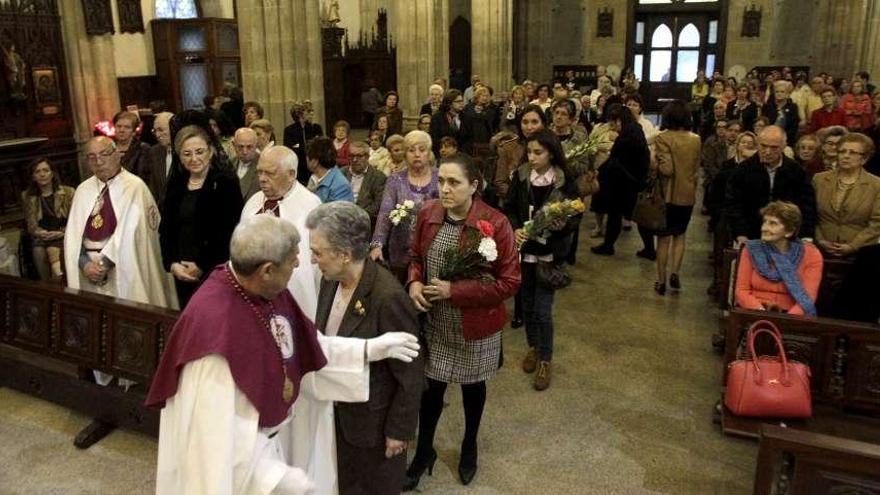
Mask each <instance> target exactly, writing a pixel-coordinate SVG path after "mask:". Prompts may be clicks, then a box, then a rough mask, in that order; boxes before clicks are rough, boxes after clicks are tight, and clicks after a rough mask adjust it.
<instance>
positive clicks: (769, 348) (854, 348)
mask: <svg viewBox="0 0 880 495" xmlns="http://www.w3.org/2000/svg"><path fill="white" fill-rule="evenodd" d="M757 320H769V321H771V322H773V323H774V324H776V326H777V327H778V328H779V330H780V331H781V332H782V335H783V340H784V341H785V348H786V355H787V356H788V357H789V358H790V359H794V360H797V361H800V362H803V363H806V364H808V365H809V366H810V370H811V374H812V380H811V386H812V394H813V404H814V409H815V414H814V417H813V418H811V419H809V420H806V421H786V424H788V425H789V426H792V427H795V428H800V429H807V430H810V431H818V432H822V433H829V434H838V433H840V432H844V433H845V431H846V430H847V429H864V431H865V433H864V435H866V436H865V437H864V438H868V437H872V438H876V441H877V442H878V443H880V325H869V324H865V323H857V322H851V321H846V320H836V319H832V318H808V317H802V316H800V317H799V316H789V315H786V314H780V313H770V312H766V311H744V310H738V309H734V310H731V311H730V315H729V317H728V320H727V328H726V334H725V339H726V343H725V352H724V368H723V372H722V384H724V383H725V382H726V379H727V368H728V364H729V363H731V362H733V361H734V360H736V359H737V358H739V357H744V356H742V355H738V354H740V353H741V352H742V345H741V344H742V342H743V341H744V338H745V334H746V331H747V330H748V328H749V327H750V326H751V325H752V323H754V322H755V321H757ZM756 351H757V352H758V354H771V355H775V354H776V349H775V344H773V342H772V340H771V339H769V338H768V337H766V336H761V337H759V339H758V340H757V342H756ZM826 406H827V407H826ZM853 413H855V414H853ZM764 422H765V421H764V420H762V419H753V418H739V417H735V416H733V415H731V414H730V412H729V411H727V410H726V409H724V410H723V411H722V414H721V426H722V430H723V431H724V432H725V433H728V434H733V435H739V436H747V437H757V435H758V430H759V428H760V425H761V424H762V423H764Z"/></svg>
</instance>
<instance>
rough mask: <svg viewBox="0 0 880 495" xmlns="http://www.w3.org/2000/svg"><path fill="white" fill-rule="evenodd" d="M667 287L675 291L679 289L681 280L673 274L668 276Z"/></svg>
mask: <svg viewBox="0 0 880 495" xmlns="http://www.w3.org/2000/svg"><path fill="white" fill-rule="evenodd" d="M669 287H670V288H672V289H675V290H679V289H681V279H680V278H678V274H677V273H673V274H672V275H670V276H669Z"/></svg>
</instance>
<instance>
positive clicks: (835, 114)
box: [22, 67, 880, 494]
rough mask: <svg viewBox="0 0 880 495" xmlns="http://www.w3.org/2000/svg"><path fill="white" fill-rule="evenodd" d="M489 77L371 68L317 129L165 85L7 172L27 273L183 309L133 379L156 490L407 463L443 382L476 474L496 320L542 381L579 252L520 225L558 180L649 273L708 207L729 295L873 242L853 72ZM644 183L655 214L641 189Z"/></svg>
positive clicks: (785, 304)
mask: <svg viewBox="0 0 880 495" xmlns="http://www.w3.org/2000/svg"><path fill="white" fill-rule="evenodd" d="M762 76H764V77H763V78H762ZM489 83H490V81H483V80H482V79H481V78H480V76H477V75H475V76H473V77H472V79H471V84H470V86H469V87H468V88H467V89H466V90H465V91H459V90H457V89H454V88H449V87H448V85H447V82H446V81H445V80H444V79H443V78H438V79H437V80H436V81H434V83H433V84H432V85H431V86H430V87H429V88H425V90H426V93H425V94H424V96H425V100H424V105H422V107H421V110H420V114H419V115H404V114H403V112H402V110H401V108H400V106H399V103H400V102H399V96H398V94H397V93H396V92H395V91H393V90H389V91H387V92H385V93H382V92H381V91H379V90H378V89H377V88H374V87H369V88H367V90H366V91H364V94H363V95H362V96H361V103H362V107H363V108H362V110H363V115H364V119H365V121H366V122H367V123H368V126H369V129H368V130H367V133H366V141H360V140H356V139H354V138H352V134H353V133H354V132H353V129H352V127H351V124H350V123H349V122H346V121H344V120H340V121H338V122H334V123H333V126H332V127H330V128H328V129H327V131H328V132H327V135H325V132H324V129H323V128H322V126H321V125H320V124H318V123H316V122H314V115H315V112H314V108H313V107H312V104H311V102H308V101H305V102H298V103H295V104H293V105H292V106H291V108H290V116H291V119H292V123H291V124H290V125H288V126H286V127H284V128H283V130H282V129H281V127H279V126H278V125H279V123H273V122H270V121H268V120H266V119H265V115H264V112H263V108H262V106H261V105H260V103H259V102H252V101H249V102H246V101H243V98H242V97H241V93H240V91H235V90H233V91H230V92H229V93H228V94H225V95H223V96H222V97H221V96H217V97H208V98H206V99H205V106H204V108H203V109H192V110H186V111H183V112H181V113H179V114H176V115H173V114H171V113H169V112H161V113H157V114H156V115H155V118H154V119H153V121H152V124H151V126H150V129H149V130H147V131H145V134H141V135H138V129H139V128H141V127H142V126H141V124H142V123H141V121H140V118H139V116H138V115H137V114H136V113H131V112H126V111H123V112H120V113H119V114H117V115H116V116H115V117H114V119H113V122H114V125H115V136H114V137H112V138H111V137H108V136H97V137H94V138H92V139H91V140H90V141H89V142H88V143H87V144H86V147H85V151H86V157H87V161H88V164H89V166H90V167H91V171H92V173H93V174H94V175H93V176H92V177H90V178H88V179H86V180H85V181H83V182H82V183H81V184H80V185H79V186H78V187H77V188H76V190H75V191H74V189H72V188H71V187H68V186H65V185H62V184H61V183H60V180H59V177H58V175H57V173H56V171H55V170H54V169H53V168H52V164H51V162H50V161H49V160H48V159H45V158H41V159H37V160H35V161H34V162H33V163H32V165H31V167H30V170H29V173H30V174H31V178H32V183H31V185H30V187H29V188H28V189H27V190H26V191H24V192H23V193H22V197H23V200H24V206H25V212H26V220H27V231H28V234H29V235H30V237H31V238H32V251H33V252H32V256H33V259H34V263H35V265H36V266H37V268H38V272H39V276H40V278H41V279H45V280H52V279H56V280H59V279H60V280H63V281H65V282H66V285H67V286H68V287H72V288H78V289H82V290H86V291H91V292H97V293H101V294H106V295H111V296H114V297H118V298H122V299H127V300H131V301H135V302H140V303H146V304H152V305H156V306H163V307H168V308H174V309H180V310H181V311H182V313H181V318H180V320H179V323H178V326H177V327H175V329H174V331H173V332H172V335H171V338H170V341H169V343H168V345H167V346H166V348H167V349H169V350H168V351H166V353H165V356H163V360H162V363H161V364H160V367H159V370H158V371H157V379H156V380H154V383H153V384H152V389H151V391H150V395H149V399H148V403H150V404H154V405H156V406H159V407H162V406H164V409H163V412H162V429H161V432H160V447H159V448H160V454H159V473H158V480H159V482H158V489H159V491H160V492H163V493H165V492H167V493H221V492H223V493H227V492H228V493H256V492H258V491H259V492H260V493H269V492H271V493H308V492H309V491H308V490H314V491H315V493H333V492H336V491H338V492H339V493H343V494H346V493H397V492H399V491H401V490H404V491H408V490H413V489H416V488H417V487H418V486H419V484H420V480H421V478H422V476H424V475H425V474H428V475H430V474H431V472H432V470H433V466H434V463H435V462H436V460H437V451H436V450H435V447H434V440H435V433H436V430H437V426H438V423H439V421H440V419H441V417H442V415H443V412H444V396H445V392H446V389H447V388H448V387H449V385H450V384H454V385H458V386H460V388H461V392H462V403H463V409H464V411H463V412H464V418H465V421H464V431H463V432H462V435H461V437H462V441H461V446H460V456H459V464H458V474H459V478H460V481H461V483H463V484H465V485H467V484H469V483H471V481H472V480H473V479H474V478H475V477H476V475H477V471H478V458H479V456H478V452H479V449H478V436H479V429H480V423H481V420H482V416H483V411H484V408H485V405H486V401H487V395H488V394H487V391H488V390H487V389H488V388H487V382H488V381H489V380H491V379H492V378H493V377H494V376H495V375H496V373H497V372H498V370H499V369H500V367H501V366H502V363H503V362H504V356H503V345H502V338H503V332H502V330H504V329H505V328H508V327H510V328H519V327H524V330H525V334H526V341H527V346H528V348H527V349H524V351H525V357H524V359H523V360H522V362H520V363H517V364H518V366H519V367H520V368H521V369H522V370H523V372H525V373H527V374H529V377H530V378H529V382H530V387H531V388H533V389H534V390H535V391H538V392H540V391H543V390H546V389H548V388H549V387H550V386H551V384H552V376H553V364H552V363H553V354H554V333H555V332H554V299H555V293H556V291H558V290H562V289H563V288H564V287H565V286H566V285H567V283H569V282H570V275H569V274H568V271H569V269H568V268H567V267H566V265H575V264H577V263H582V262H584V261H583V259H584V258H583V253H579V252H578V251H579V249H578V248H579V245H580V244H585V243H582V242H580V239H581V237H582V235H581V232H580V230H581V228H586V226H587V223H585V222H584V221H583V220H584V216H585V214H584V213H583V212H576V213H574V214H571V215H569V216H568V217H565V218H559V217H555V218H553V219H552V220H551V221H549V222H548V225H547V229H546V231H545V232H543V233H540V232H539V233H537V234H536V233H535V231H534V230H533V229H532V227H533V226H534V225H535V223H536V220H538V218H537V217H538V214H539V212H545V211H548V209H550V208H551V207H558V205H560V204H562V203H564V202H566V201H567V202H572V201H585V202H588V204H589V206H588V208H589V210H590V211H592V213H593V214H594V215H595V219H596V222H595V225H590V227H591V230H586V231H585V233H584V235H583V236H587V235H588V236H589V237H590V238H591V239H595V241H590V243H594V245H592V246H591V249H590V252H591V253H592V254H594V255H596V256H623V254H622V253H620V250H619V248H618V247H617V245H618V241H619V239H620V237H621V235H625V233H626V232H627V231H631V230H632V229H633V225H635V230H636V233H638V234H639V237H640V240H641V244H642V247H641V249H639V250H638V251H637V252H636V253H632V254H634V255H635V257H634V258H633V263H647V262H653V263H654V265H653V267H654V268H653V270H654V272H655V273H656V277H655V278H654V280H651V281H646V287H648V288H647V289H646V291H647V292H649V293H650V291H651V289H650V284H653V290H654V293H655V294H656V295H657V297H661V296H662V297H665V296H667V295H672V294H675V293H677V292H678V291H681V290H685V287H687V285H688V281H687V280H683V279H682V276H681V268H682V263H683V259H684V257H685V255H686V254H687V241H686V239H687V233H688V228H689V226H690V224H691V220H692V217H693V216H694V214H704V215H708V217H709V222H708V225H709V229H710V231H711V233H712V236H713V239H714V242H713V250H712V256H713V257H714V260H715V266H716V267H717V265H718V264H719V263H720V259H721V257H722V254H723V251H724V250H725V249H727V248H731V247H734V248H738V249H740V256H739V263H738V265H737V275H736V284H735V288H734V290H735V300H736V303H737V304H738V305H739V306H740V307H742V308H746V309H754V310H765V311H779V312H785V313H789V314H798V315H816V314H817V313H816V305H815V303H816V298H817V294H818V288H819V284H820V282H821V275H822V266H823V259H830V258H834V259H853V260H859V261H858V262H859V263H866V264H868V265H870V264H871V263H874V264H877V263H878V260H880V244H878V239H880V178H878V176H877V174H878V173H880V157H878V156H877V154H876V153H875V150H876V146H877V144H880V91H876V90H874V88H873V86H872V85H871V84H870V83H869V76H868V74H866V73H859V74H857V75H855V76H854V77H853V78H852V79H851V80H850V79H837V78H833V77H831V76H830V75H828V74H824V73H822V74H816V75H814V76H812V77H808V76H807V75H806V74H802V73H796V74H792V72H791V70H790V69H788V68H784V69H781V70H779V71H772V72H769V73H767V74H766V75H761V74H758V73H757V72H753V73H750V74H749V75H748V76H747V77H746V78H745V79H744V80H743V81H736V80H735V79H734V78H730V77H728V78H725V77H723V76H722V75H721V74H720V73H718V72H716V73H715V74H713V75H712V77H711V78H708V77H707V76H706V75H705V74H704V73H703V72H702V71H701V72H700V73H699V74H698V76H697V79H696V81H695V82H694V83H693V86H692V91H691V96H692V97H691V100H690V101H681V100H675V101H671V102H669V103H667V104H666V105H665V106H664V108H663V109H662V112H661V114H660V115H659V120H658V121H652V119H651V118H650V117H651V116H649V115H646V112H645V107H646V102H644V101H643V99H642V95H641V94H640V93H639V90H638V87H639V84H638V81H637V80H636V79H635V76H634V74H632V72H631V71H627V72H626V73H625V74H624V76H623V77H621V78H620V80H618V81H615V80H614V79H613V78H612V77H611V76H610V75H609V74H607V73H606V72H605V70H604V68H602V67H600V69H599V74H598V75H597V78H596V81H595V88H592V87H590V88H589V91H583V92H582V91H581V86H579V85H578V84H576V83H575V82H574V81H573V75H571V74H566V76H565V77H564V78H561V79H560V80H558V81H553V82H552V83H547V84H543V83H535V82H532V81H524V82H523V83H522V84H517V85H514V86H513V87H511V88H500V87H492V86H491V85H490V84H489ZM494 83H496V84H498V83H500V81H499V82H494ZM406 118H411V119H412V121H413V122H414V125H415V128H414V129H413V130H409V131H408V132H405V131H404V126H405V123H406ZM328 127H329V126H328ZM276 129H277V131H276ZM281 131H283V132H281ZM276 132H279V134H280V135H279V137H281V139H276ZM147 142H152V143H154V144H152V145H150V144H147ZM652 192H653V193H655V194H656V195H659V197H660V198H661V199H662V200H661V201H660V202H661V203H662V206H663V208H662V210H660V212H661V213H660V214H661V215H662V217H663V218H662V222H661V223H662V226H661V227H660V228H656V227H651V226H649V225H647V224H645V223H639V216H638V215H635V214H634V212H635V211H636V210H637V207H639V206H640V203H641V202H642V200H643V199H644V198H645V197H646V196H648V193H652ZM695 206H696V208H697V211H696V213H695V212H694V210H695ZM270 218H271V220H269V219H270ZM634 234H635V233H633V234H632V235H634ZM587 262H588V261H587ZM719 273H720V272H719V271H718V270H717V268H716V270H715V277H714V279H715V282H714V283H713V286H712V287H709V292H710V293H712V294H714V293H716V292H717V291H719V290H721V287H720V284H721V280H720V275H719ZM288 291H289V292H288ZM670 293H671V294H670ZM291 296H292V297H291ZM508 300H513V304H512V305H511V306H510V307H509V306H508V304H507V302H508ZM854 304H855V302H854ZM509 309H511V310H512V311H509ZM508 313H510V314H508ZM862 313H864V311H863V312H862ZM227 314H228V315H229V317H228V318H226V319H224V316H223V315H227ZM872 317H873V322H874V323H876V322H877V318H878V317H880V314H875V315H873V316H872V315H871V312H870V311H869V312H868V316H867V318H868V319H870V318H872ZM236 325H240V326H241V327H242V328H244V327H248V328H250V330H248V331H247V332H244V333H242V334H241V335H236V332H235V331H234V330H235V329H236V328H238V326H236ZM200 328H201V329H205V328H211V329H212V332H213V330H214V329H217V331H216V334H213V336H206V335H205V333H206V332H204V331H202V332H199V329H200ZM310 332H311V333H310ZM207 333H211V332H207ZM248 339H251V340H248ZM416 340H418V344H416ZM261 342H262V343H263V344H260V343H261ZM266 342H268V344H265V343H266ZM261 345H263V347H261ZM266 346H268V351H267V350H266ZM276 346H277V351H278V352H276V350H275V348H276ZM416 348H418V355H417V356H416V355H415V354H416V353H415V352H414V351H413V350H414V349H416ZM270 351H271V352H270ZM246 353H253V354H252V355H254V356H257V355H258V356H262V357H263V358H265V359H262V358H261V359H260V360H255V359H248V357H247V356H246ZM218 355H219V356H221V357H222V358H225V361H224V359H221V358H218V357H217V356H218ZM279 356H280V358H279ZM279 359H280V362H281V365H280V367H279V366H278V361H279ZM263 361H265V362H266V363H271V364H272V366H274V368H273V371H272V372H271V373H269V375H267V376H268V378H267V379H266V380H261V379H260V376H261V373H263V371H261V370H262V369H263V368H261V366H262V367H264V368H266V369H268V367H269V364H265V365H264V364H263ZM312 372H316V373H312ZM308 375H315V376H316V378H314V379H311V380H313V381H309V380H310V379H308V378H306V377H307V376H308ZM96 380H98V381H99V383H102V384H107V383H111V382H112V380H113V377H112V376H107V375H103V374H102V375H101V376H97V375H96ZM119 382H120V383H122V380H120V381H119ZM200 386H202V387H204V389H201V388H199V387H200ZM282 391H283V392H282ZM291 407H293V408H294V410H295V411H297V412H298V413H297V414H295V415H294V418H293V419H291V418H290V414H289V411H290V409H291ZM224 414H227V415H228V418H227V420H224V419H223V415H224ZM297 415H298V416H299V417H298V418H297V417H296V416H297ZM201 420H204V421H205V422H207V423H210V424H211V425H212V427H213V428H217V429H227V430H229V431H228V435H229V436H234V437H235V439H234V440H230V439H228V438H227V439H222V438H221V439H217V438H214V436H212V435H210V434H208V433H205V437H206V438H207V440H204V443H198V441H196V444H197V445H199V448H198V449H196V450H194V451H192V452H186V451H185V450H186V449H187V448H188V445H189V443H187V442H186V441H185V440H184V439H185V438H190V436H192V435H198V434H199V429H198V428H194V427H193V426H192V425H194V424H195V423H196V422H197V421H201ZM288 430H291V431H293V432H294V433H290V434H288V433H286V432H287V431H288ZM304 437H309V438H310V441H305V440H304ZM285 438H286V439H287V440H285ZM291 438H293V440H291ZM328 439H329V440H328ZM327 441H329V442H331V444H332V445H333V447H328V446H327V445H324V444H325V443H326V442H327ZM303 445H305V446H303ZM298 449H299V450H298ZM408 451H409V452H410V453H412V454H413V456H412V458H411V461H410V462H409V464H407V461H406V460H407V452H408ZM225 453H228V454H229V455H228V456H227V455H225ZM488 462H491V460H489V461H488ZM328 465H329V466H328ZM206 473H207V474H206ZM220 483H228V486H230V487H232V486H234V487H237V488H235V489H230V490H226V489H225V488H224V489H221V485H220ZM267 488H268V489H267ZM260 490H263V491H260Z"/></svg>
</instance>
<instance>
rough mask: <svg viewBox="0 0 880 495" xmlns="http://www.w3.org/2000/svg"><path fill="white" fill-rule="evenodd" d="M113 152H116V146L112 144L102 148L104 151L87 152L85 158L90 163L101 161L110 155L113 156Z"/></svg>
mask: <svg viewBox="0 0 880 495" xmlns="http://www.w3.org/2000/svg"><path fill="white" fill-rule="evenodd" d="M115 152H116V148H115V147H114V146H108V147H107V148H105V149H104V151H99V152H98V153H97V154H95V153H89V154H88V155H86V159H87V160H88V161H89V162H90V163H93V162H98V161H103V160H106V159H108V158H110V157H111V156H113V153H115Z"/></svg>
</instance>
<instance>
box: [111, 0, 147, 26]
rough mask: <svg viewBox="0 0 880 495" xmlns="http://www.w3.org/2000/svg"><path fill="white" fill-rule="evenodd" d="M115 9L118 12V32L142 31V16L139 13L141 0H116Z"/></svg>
mask: <svg viewBox="0 0 880 495" xmlns="http://www.w3.org/2000/svg"><path fill="white" fill-rule="evenodd" d="M116 10H117V11H118V12H119V31H120V32H123V33H143V32H144V17H143V15H142V14H141V0H116Z"/></svg>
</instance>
